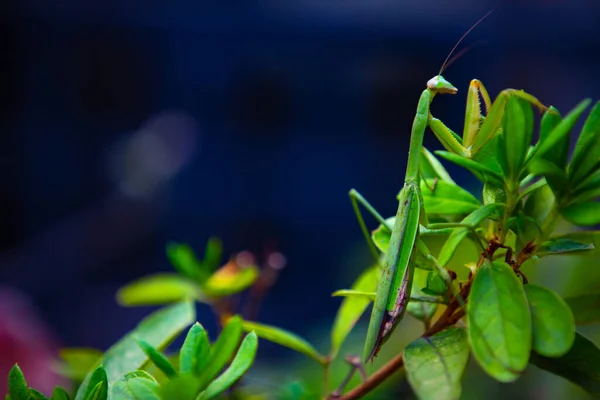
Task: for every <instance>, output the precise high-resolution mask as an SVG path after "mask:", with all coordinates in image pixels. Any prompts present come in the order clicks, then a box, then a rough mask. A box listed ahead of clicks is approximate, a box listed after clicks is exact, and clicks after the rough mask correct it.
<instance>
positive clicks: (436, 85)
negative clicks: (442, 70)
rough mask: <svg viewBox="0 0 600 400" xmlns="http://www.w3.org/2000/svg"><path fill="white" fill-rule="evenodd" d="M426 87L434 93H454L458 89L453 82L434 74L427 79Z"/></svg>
mask: <svg viewBox="0 0 600 400" xmlns="http://www.w3.org/2000/svg"><path fill="white" fill-rule="evenodd" d="M427 89H429V90H431V91H432V92H434V93H448V94H456V93H457V92H458V89H457V88H455V87H454V85H453V84H451V83H450V82H448V81H447V80H446V79H444V77H443V76H441V75H436V76H434V77H433V78H431V79H430V80H428V81H427Z"/></svg>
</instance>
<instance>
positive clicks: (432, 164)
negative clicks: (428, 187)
mask: <svg viewBox="0 0 600 400" xmlns="http://www.w3.org/2000/svg"><path fill="white" fill-rule="evenodd" d="M422 149H423V150H422V154H421V173H422V174H423V177H424V178H425V179H435V178H437V179H439V180H442V181H445V182H448V183H454V181H453V180H452V178H451V177H450V174H449V173H448V171H446V168H444V166H443V165H442V163H441V162H440V161H439V160H438V159H437V158H436V157H435V156H434V155H433V154H432V153H431V152H430V151H429V150H427V149H426V148H425V147H422Z"/></svg>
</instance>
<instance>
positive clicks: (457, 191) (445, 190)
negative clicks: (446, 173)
mask: <svg viewBox="0 0 600 400" xmlns="http://www.w3.org/2000/svg"><path fill="white" fill-rule="evenodd" d="M432 189H433V190H432ZM421 193H422V195H423V203H424V205H425V210H426V211H427V214H430V215H432V214H468V213H470V212H472V211H475V210H476V209H478V208H479V206H480V204H479V201H478V200H477V199H476V198H475V197H474V196H473V195H472V194H471V193H469V192H468V191H466V190H465V189H463V188H461V187H460V186H458V185H456V184H453V183H448V182H445V181H440V180H438V181H436V180H434V179H428V180H422V181H421Z"/></svg>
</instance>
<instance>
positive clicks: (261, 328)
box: [242, 321, 326, 364]
mask: <svg viewBox="0 0 600 400" xmlns="http://www.w3.org/2000/svg"><path fill="white" fill-rule="evenodd" d="M242 326H243V328H244V330H245V331H246V332H252V331H255V332H256V334H257V335H258V337H259V338H261V339H265V340H268V341H270V342H273V343H277V344H279V345H281V346H284V347H287V348H289V349H292V350H294V351H297V352H298V353H302V354H304V355H306V356H308V357H310V358H312V359H314V360H316V361H317V362H319V363H321V364H326V359H325V357H324V356H323V355H321V354H319V353H318V352H317V351H316V350H315V349H314V347H313V346H312V345H311V344H310V343H308V342H307V341H306V340H304V339H303V338H301V337H300V336H298V335H296V334H294V333H291V332H288V331H286V330H284V329H281V328H277V327H274V326H270V325H264V324H259V323H256V322H250V321H243V322H242Z"/></svg>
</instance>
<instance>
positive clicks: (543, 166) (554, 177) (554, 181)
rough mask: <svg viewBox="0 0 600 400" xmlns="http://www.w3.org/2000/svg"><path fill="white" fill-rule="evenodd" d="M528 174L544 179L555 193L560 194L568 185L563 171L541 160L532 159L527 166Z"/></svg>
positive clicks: (551, 163)
mask: <svg viewBox="0 0 600 400" xmlns="http://www.w3.org/2000/svg"><path fill="white" fill-rule="evenodd" d="M529 172H530V173H531V174H533V175H535V176H542V177H544V178H545V179H546V181H547V182H548V185H550V187H551V188H552V189H553V190H554V192H555V193H562V192H563V191H564V190H565V189H566V187H567V186H568V184H569V183H568V181H567V175H566V173H565V171H564V170H563V169H561V168H560V167H559V166H557V165H556V164H554V163H553V162H551V161H548V160H545V159H543V158H536V159H534V160H533V161H532V162H531V163H530V164H529Z"/></svg>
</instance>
